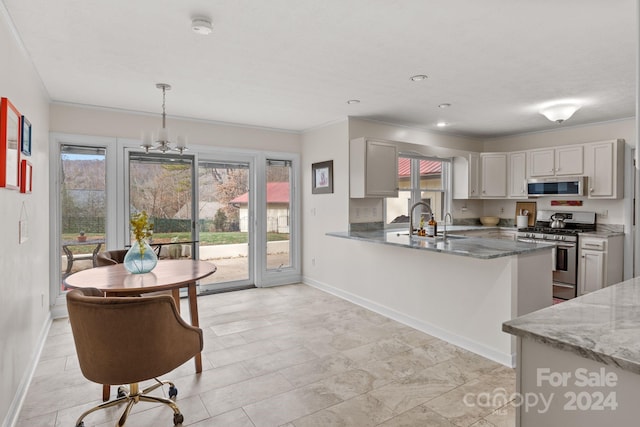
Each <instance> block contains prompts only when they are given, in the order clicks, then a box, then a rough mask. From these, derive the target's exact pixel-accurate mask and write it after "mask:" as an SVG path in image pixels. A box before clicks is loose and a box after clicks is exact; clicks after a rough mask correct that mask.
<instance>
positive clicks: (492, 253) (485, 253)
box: [327, 226, 553, 259]
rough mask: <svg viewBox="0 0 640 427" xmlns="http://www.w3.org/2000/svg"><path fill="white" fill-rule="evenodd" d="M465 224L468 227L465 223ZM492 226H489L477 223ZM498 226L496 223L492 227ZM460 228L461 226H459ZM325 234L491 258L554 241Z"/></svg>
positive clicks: (405, 233) (384, 232) (377, 233)
mask: <svg viewBox="0 0 640 427" xmlns="http://www.w3.org/2000/svg"><path fill="white" fill-rule="evenodd" d="M461 227H464V229H465V230H468V229H469V227H468V226H461ZM477 228H483V229H487V228H491V227H477ZM493 228H497V227H493ZM460 229H461V230H462V229H463V228H460ZM455 231H456V230H452V229H450V227H447V232H448V233H451V234H455ZM327 235H328V236H333V237H341V238H345V239H353V240H361V241H365V242H372V243H380V244H385V245H391V246H400V247H405V248H411V249H420V250H425V251H431V252H441V253H446V254H451V255H460V256H467V257H472V258H481V259H492V258H500V257H506V256H512V255H520V254H525V253H529V252H535V251H540V250H550V249H551V248H552V246H553V245H549V244H546V243H525V242H516V241H511V240H500V239H487V238H479V237H457V236H451V237H448V238H447V241H446V242H445V241H443V240H442V238H438V239H434V238H429V237H418V236H413V237H410V236H409V234H408V231H400V230H396V231H388V230H377V231H350V232H349V231H347V232H332V233H327Z"/></svg>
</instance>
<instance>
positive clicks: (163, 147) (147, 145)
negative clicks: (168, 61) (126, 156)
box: [140, 83, 187, 154]
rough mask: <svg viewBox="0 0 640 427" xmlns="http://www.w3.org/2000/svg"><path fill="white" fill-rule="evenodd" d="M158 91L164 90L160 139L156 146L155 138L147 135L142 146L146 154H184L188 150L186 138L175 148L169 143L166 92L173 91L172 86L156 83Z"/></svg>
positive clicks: (178, 142) (181, 139)
mask: <svg viewBox="0 0 640 427" xmlns="http://www.w3.org/2000/svg"><path fill="white" fill-rule="evenodd" d="M156 87H157V88H158V89H162V128H161V129H159V130H158V137H157V138H156V145H153V144H152V143H151V141H152V140H153V136H152V135H151V133H146V132H145V134H144V135H143V137H142V145H141V146H140V147H142V148H144V151H145V153H148V152H149V151H160V152H162V153H166V152H167V151H178V152H180V154H182V152H183V151H186V150H187V144H186V138H184V137H181V136H179V137H178V141H177V143H176V146H175V147H172V146H171V141H169V130H168V129H167V112H166V109H165V98H166V92H167V91H168V90H171V85H168V84H166V83H156Z"/></svg>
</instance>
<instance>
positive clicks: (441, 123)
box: [436, 122, 449, 128]
mask: <svg viewBox="0 0 640 427" xmlns="http://www.w3.org/2000/svg"><path fill="white" fill-rule="evenodd" d="M436 126H438V127H439V128H443V127H445V126H449V123H447V122H438V123H436Z"/></svg>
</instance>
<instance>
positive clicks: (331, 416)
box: [293, 394, 394, 427]
mask: <svg viewBox="0 0 640 427" xmlns="http://www.w3.org/2000/svg"><path fill="white" fill-rule="evenodd" d="M393 415H394V414H393V412H392V411H391V409H389V408H387V407H386V406H384V405H383V404H382V403H381V402H380V401H379V400H377V399H376V398H374V397H373V396H371V395H370V394H365V395H362V396H358V397H354V398H353V399H349V400H347V401H345V402H342V403H339V404H337V405H333V406H331V407H329V408H327V409H324V410H322V411H318V412H316V413H315V414H312V415H309V416H306V417H303V418H300V419H298V420H295V421H293V425H294V426H295V427H327V426H332V427H351V426H358V427H367V426H377V425H380V423H382V422H384V421H385V420H388V419H390V418H391V417H393Z"/></svg>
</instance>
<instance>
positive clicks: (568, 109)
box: [540, 103, 580, 123]
mask: <svg viewBox="0 0 640 427" xmlns="http://www.w3.org/2000/svg"><path fill="white" fill-rule="evenodd" d="M579 109H580V106H579V105H576V104H567V103H562V104H554V105H550V106H548V107H546V108H543V109H542V110H540V114H542V115H543V116H545V117H546V118H547V119H549V120H551V121H552V122H556V123H562V122H564V121H565V120H568V119H569V118H571V116H573V113H575V112H576V111H578V110H579Z"/></svg>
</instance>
